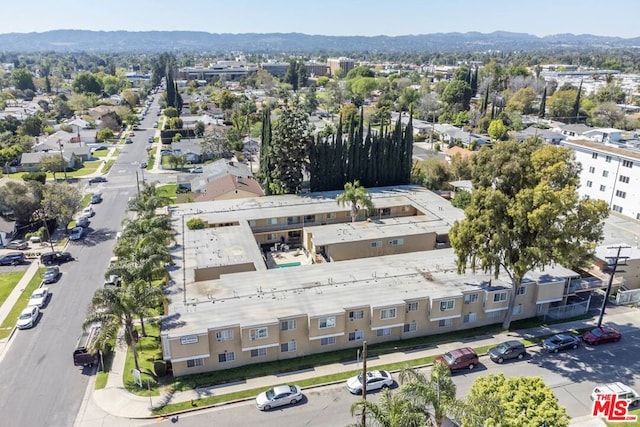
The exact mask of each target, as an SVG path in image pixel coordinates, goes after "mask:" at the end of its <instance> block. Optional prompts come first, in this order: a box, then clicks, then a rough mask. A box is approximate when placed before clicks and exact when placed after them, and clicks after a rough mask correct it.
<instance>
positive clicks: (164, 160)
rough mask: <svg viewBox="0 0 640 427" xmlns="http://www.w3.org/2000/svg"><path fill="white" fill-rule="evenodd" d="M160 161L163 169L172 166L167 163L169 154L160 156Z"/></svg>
mask: <svg viewBox="0 0 640 427" xmlns="http://www.w3.org/2000/svg"><path fill="white" fill-rule="evenodd" d="M160 163H161V164H162V166H163V167H164V168H165V169H171V168H172V167H173V166H171V163H169V156H162V157H161V158H160Z"/></svg>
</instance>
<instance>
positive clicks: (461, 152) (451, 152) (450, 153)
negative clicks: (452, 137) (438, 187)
mask: <svg viewBox="0 0 640 427" xmlns="http://www.w3.org/2000/svg"><path fill="white" fill-rule="evenodd" d="M476 153H477V151H471V150H469V149H467V148H462V147H458V146H453V147H449V148H447V149H446V150H444V156H445V160H446V161H447V162H448V163H449V164H451V160H453V158H454V157H455V156H460V157H461V158H462V159H469V158H471V157H473V156H475V155H476Z"/></svg>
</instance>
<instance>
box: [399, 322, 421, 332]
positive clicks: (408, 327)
mask: <svg viewBox="0 0 640 427" xmlns="http://www.w3.org/2000/svg"><path fill="white" fill-rule="evenodd" d="M417 330H418V324H417V323H416V322H411V323H405V324H404V327H403V328H402V331H403V332H415V331H417Z"/></svg>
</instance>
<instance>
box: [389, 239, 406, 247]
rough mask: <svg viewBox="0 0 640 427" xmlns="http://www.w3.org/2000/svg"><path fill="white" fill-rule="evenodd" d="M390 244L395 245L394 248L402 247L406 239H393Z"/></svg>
mask: <svg viewBox="0 0 640 427" xmlns="http://www.w3.org/2000/svg"><path fill="white" fill-rule="evenodd" d="M389 244H390V245H393V246H400V245H404V239H393V240H389Z"/></svg>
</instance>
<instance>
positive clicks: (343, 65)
mask: <svg viewBox="0 0 640 427" xmlns="http://www.w3.org/2000/svg"><path fill="white" fill-rule="evenodd" d="M355 66H356V63H355V61H354V60H353V59H350V58H345V57H343V56H341V57H340V58H328V59H327V67H329V73H330V74H331V75H332V76H335V75H336V72H337V71H338V70H340V69H342V71H344V74H345V75H346V74H347V73H348V72H349V71H351V70H352V69H353V68H354V67H355Z"/></svg>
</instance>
